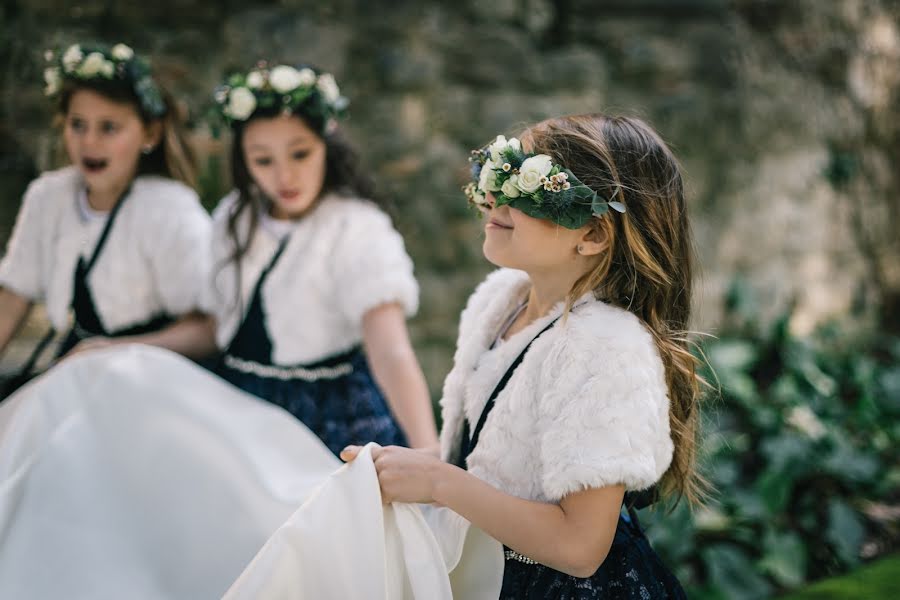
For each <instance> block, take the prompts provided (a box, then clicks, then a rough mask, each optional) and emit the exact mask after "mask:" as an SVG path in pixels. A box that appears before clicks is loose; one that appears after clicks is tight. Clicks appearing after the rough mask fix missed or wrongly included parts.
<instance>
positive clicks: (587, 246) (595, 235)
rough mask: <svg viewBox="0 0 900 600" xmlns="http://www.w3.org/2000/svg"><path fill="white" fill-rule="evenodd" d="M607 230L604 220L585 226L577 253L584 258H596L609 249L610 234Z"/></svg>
mask: <svg viewBox="0 0 900 600" xmlns="http://www.w3.org/2000/svg"><path fill="white" fill-rule="evenodd" d="M606 228H607V225H606V223H604V222H603V219H601V220H600V221H599V222H596V221H595V222H592V223H590V224H588V225H585V227H584V231H583V233H582V235H581V238H579V241H578V245H577V246H576V252H578V254H580V255H582V256H596V255H598V254H600V253H602V252H605V251H606V250H607V249H609V232H608V231H607V229H606Z"/></svg>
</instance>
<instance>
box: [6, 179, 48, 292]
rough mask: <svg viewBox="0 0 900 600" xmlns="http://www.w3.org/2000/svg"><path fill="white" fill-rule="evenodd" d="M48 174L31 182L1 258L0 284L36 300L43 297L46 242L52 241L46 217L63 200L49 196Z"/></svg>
mask: <svg viewBox="0 0 900 600" xmlns="http://www.w3.org/2000/svg"><path fill="white" fill-rule="evenodd" d="M48 183H49V182H48V180H47V177H46V176H44V177H41V178H40V179H37V180H35V181H33V182H32V183H31V185H29V186H28V190H27V191H26V192H25V197H24V198H23V199H22V207H21V208H20V209H19V214H18V216H17V217H16V224H15V227H14V228H13V231H12V236H11V237H10V238H9V243H8V244H7V246H6V254H5V255H4V256H3V260H2V261H0V286H3V287H4V288H7V289H8V290H10V291H12V292H15V293H16V294H18V295H20V296H22V297H24V298H27V299H29V300H33V301H40V300H42V299H43V298H44V293H45V287H46V283H45V281H46V273H44V268H43V265H44V256H43V253H44V252H46V248H45V245H46V244H48V243H49V242H50V239H49V238H48V236H46V235H44V234H43V232H44V223H43V221H44V220H45V219H48V218H51V214H52V213H53V212H54V211H53V208H54V207H53V206H49V205H48V204H49V203H52V202H54V201H57V202H58V201H60V200H61V199H59V198H54V197H52V194H51V195H50V196H51V197H44V196H48V194H47V191H46V189H47V187H48Z"/></svg>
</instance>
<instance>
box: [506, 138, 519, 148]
mask: <svg viewBox="0 0 900 600" xmlns="http://www.w3.org/2000/svg"><path fill="white" fill-rule="evenodd" d="M506 145H507V146H509V147H510V148H513V149H514V150H521V149H522V143H521V142H520V141H519V138H509V140H507V141H506Z"/></svg>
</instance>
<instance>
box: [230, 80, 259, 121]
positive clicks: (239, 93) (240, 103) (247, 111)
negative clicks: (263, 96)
mask: <svg viewBox="0 0 900 600" xmlns="http://www.w3.org/2000/svg"><path fill="white" fill-rule="evenodd" d="M254 110H256V96H254V95H253V92H251V91H250V90H248V89H247V88H245V87H237V88H234V89H233V90H231V93H230V94H229V95H228V105H227V106H226V107H225V109H224V112H225V114H226V115H228V116H229V117H231V118H232V119H237V120H238V121H246V120H247V119H248V118H249V117H250V115H252V114H253V111H254Z"/></svg>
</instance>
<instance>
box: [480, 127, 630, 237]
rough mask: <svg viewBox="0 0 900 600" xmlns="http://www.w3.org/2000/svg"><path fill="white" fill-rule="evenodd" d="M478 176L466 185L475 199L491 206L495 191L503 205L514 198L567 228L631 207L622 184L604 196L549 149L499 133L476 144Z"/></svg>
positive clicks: (531, 213)
mask: <svg viewBox="0 0 900 600" xmlns="http://www.w3.org/2000/svg"><path fill="white" fill-rule="evenodd" d="M469 161H470V162H471V163H472V182H471V183H469V184H468V185H467V186H466V187H465V188H464V191H465V193H466V196H467V197H468V198H469V203H470V204H472V205H474V206H475V207H477V208H479V209H484V208H485V207H487V205H488V202H487V199H486V195H487V193H488V192H490V193H492V194H493V195H494V200H495V202H496V204H497V206H503V205H504V204H508V205H509V206H511V207H512V208H515V209H518V210H521V211H522V212H524V213H525V214H526V215H528V216H530V217H535V218H537V219H548V220H550V221H553V222H554V223H556V224H558V225H562V226H563V227H566V228H567V229H578V228H580V227H583V226H584V225H585V224H586V223H587V222H588V221H589V220H590V219H591V218H592V217H600V216H603V215H604V214H606V212H607V211H608V210H609V209H610V208H612V209H613V210H616V211H618V212H620V213H624V212H625V205H624V204H622V203H621V202H618V201H616V200H614V198H615V197H616V196H617V195H619V194H620V193H621V188H620V187H618V186H617V187H616V190H615V192H614V193H613V195H612V197H610V198H609V199H608V200H607V199H605V198H602V197H601V196H600V195H599V194H597V192H595V191H594V190H592V189H591V188H589V187H588V186H586V185H584V184H583V183H581V182H580V181H579V180H578V178H577V177H575V175H574V174H572V171H570V170H568V169H567V168H565V167H563V166H561V165H558V164H554V162H553V159H552V158H551V157H550V156H548V155H546V154H526V153H525V152H524V151H523V150H522V144H521V142H519V140H518V139H516V138H510V139H508V140H507V139H506V137H505V136H502V135H498V136H497V139H496V140H494V142H493V143H491V144H489V145H487V146H485V147H484V148H480V149H478V150H473V151H472V155H471V156H470V157H469Z"/></svg>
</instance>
